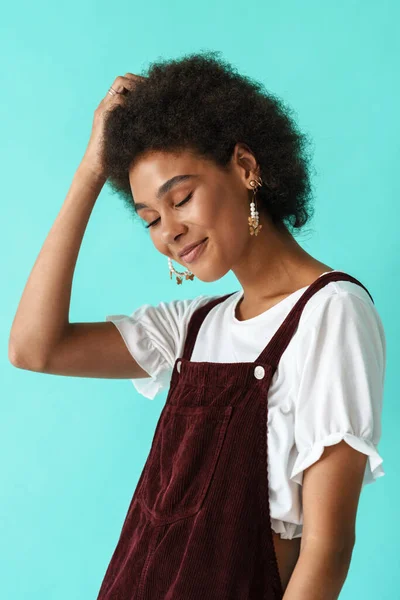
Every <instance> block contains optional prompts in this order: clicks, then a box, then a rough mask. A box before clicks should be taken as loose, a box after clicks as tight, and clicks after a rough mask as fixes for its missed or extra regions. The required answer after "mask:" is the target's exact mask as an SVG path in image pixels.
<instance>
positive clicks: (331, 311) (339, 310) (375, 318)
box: [299, 281, 384, 337]
mask: <svg viewBox="0 0 400 600" xmlns="http://www.w3.org/2000/svg"><path fill="white" fill-rule="evenodd" d="M371 295H372V294H371ZM345 321H352V322H355V323H358V324H360V325H361V324H362V323H364V325H367V324H369V325H374V327H375V328H377V329H378V330H379V334H380V335H381V336H382V337H384V329H383V324H382V320H381V317H380V314H379V312H378V310H377V308H376V306H375V304H374V302H373V301H372V300H371V297H370V296H369V294H368V293H367V291H366V290H365V289H364V288H363V287H361V286H360V285H358V284H356V283H353V282H351V281H331V282H329V283H328V284H327V285H325V286H324V287H323V288H321V289H320V290H318V292H316V293H315V294H314V295H313V296H312V297H311V298H310V299H309V301H308V302H307V304H306V305H305V307H304V310H303V312H302V315H301V318H300V323H299V326H301V328H302V329H304V330H305V331H306V330H309V329H312V328H313V327H315V326H321V324H322V323H323V322H325V323H328V322H329V323H333V324H336V325H337V324H338V323H339V322H342V323H343V322H345Z"/></svg>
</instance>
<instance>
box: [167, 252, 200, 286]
mask: <svg viewBox="0 0 400 600" xmlns="http://www.w3.org/2000/svg"><path fill="white" fill-rule="evenodd" d="M168 266H169V273H170V279H172V273H175V275H176V283H177V284H178V285H180V284H181V283H182V280H183V277H184V278H185V279H186V281H187V280H190V281H193V277H194V273H192V272H191V271H189V270H187V271H182V272H180V271H177V270H176V269H175V268H174V267H173V265H172V260H171V259H170V258H169V257H168Z"/></svg>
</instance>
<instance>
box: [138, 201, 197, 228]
mask: <svg viewBox="0 0 400 600" xmlns="http://www.w3.org/2000/svg"><path fill="white" fill-rule="evenodd" d="M192 196H193V192H190V194H189V195H188V196H186V198H185V199H184V200H182V202H179V204H175V208H179V207H180V206H183V205H184V204H186V202H189V200H190V199H191V197H192ZM159 220H160V217H158V219H156V220H155V221H152V222H151V223H149V224H148V225H146V226H145V228H146V229H149V227H153V225H155V224H156V223H158V221H159Z"/></svg>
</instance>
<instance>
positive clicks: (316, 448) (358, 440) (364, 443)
mask: <svg viewBox="0 0 400 600" xmlns="http://www.w3.org/2000/svg"><path fill="white" fill-rule="evenodd" d="M342 440H344V441H345V442H347V444H349V446H351V447H352V448H354V449H355V450H358V451H359V452H362V453H363V454H366V455H367V456H368V461H367V464H366V467H365V472H364V478H363V482H362V485H363V486H364V485H367V484H369V483H373V482H374V481H375V480H376V479H377V478H378V477H382V476H383V475H385V472H384V470H383V468H382V466H381V465H382V463H383V458H382V457H381V456H380V454H379V453H378V450H377V447H376V445H375V444H373V443H372V442H371V440H368V439H366V438H362V437H359V436H356V435H353V434H351V433H332V434H330V435H328V436H327V437H325V438H324V439H322V440H320V441H318V442H316V443H315V444H314V445H313V446H311V447H310V448H306V449H304V450H302V451H301V452H299V454H298V456H297V459H296V462H295V464H294V467H293V470H292V474H291V476H290V479H291V480H292V481H295V482H296V483H298V484H299V485H303V472H304V470H305V469H307V468H308V467H310V466H311V465H312V464H313V463H315V462H317V460H319V459H320V458H321V456H322V454H323V452H324V448H325V447H327V446H333V445H334V444H337V443H338V442H341V441H342Z"/></svg>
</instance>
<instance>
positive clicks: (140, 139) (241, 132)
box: [103, 51, 313, 233]
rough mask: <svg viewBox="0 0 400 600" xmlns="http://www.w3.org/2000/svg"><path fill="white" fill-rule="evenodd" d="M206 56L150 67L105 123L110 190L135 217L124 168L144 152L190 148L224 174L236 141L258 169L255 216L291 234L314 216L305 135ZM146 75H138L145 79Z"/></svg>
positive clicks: (242, 79)
mask: <svg viewBox="0 0 400 600" xmlns="http://www.w3.org/2000/svg"><path fill="white" fill-rule="evenodd" d="M217 54H219V52H211V51H205V52H201V53H196V54H190V55H185V56H184V57H183V58H181V59H178V60H168V61H167V60H159V61H158V62H154V63H152V64H150V66H149V68H148V70H147V73H146V74H145V75H144V77H145V78H144V79H139V80H138V82H137V84H136V86H135V89H134V92H133V93H127V95H126V100H125V102H124V104H123V105H117V106H115V107H113V108H112V109H111V110H110V111H109V112H108V114H107V115H106V117H105V122H104V140H103V141H104V145H103V162H104V167H105V168H106V171H107V176H108V180H107V183H108V184H109V186H110V188H111V190H112V191H113V192H116V193H117V194H118V195H120V196H121V197H122V199H123V200H124V201H125V202H126V203H127V205H128V206H129V208H130V209H132V211H133V215H134V216H135V215H137V213H136V210H135V202H134V199H133V196H132V191H131V187H130V183H129V174H128V171H129V168H130V167H131V166H132V164H133V162H134V161H135V160H136V159H137V158H138V157H139V156H140V155H141V154H144V153H147V152H149V151H165V152H168V151H171V152H175V151H182V150H183V151H184V150H190V151H192V152H194V153H195V155H198V156H199V157H200V158H205V159H207V160H212V161H214V163H215V164H217V165H218V166H219V167H220V168H223V169H226V168H228V163H229V162H230V159H231V157H232V152H233V149H234V147H235V144H236V143H237V142H243V143H245V144H246V145H247V146H248V148H249V149H250V150H251V152H252V153H253V154H254V156H255V159H256V161H257V163H258V165H259V169H260V170H259V175H260V176H261V177H262V180H263V185H262V187H260V188H259V189H258V192H257V200H258V206H259V210H260V212H261V211H264V210H265V211H267V213H268V215H269V216H270V218H271V220H272V222H273V223H274V224H275V225H276V226H277V227H278V228H282V227H283V228H285V229H286V230H288V231H290V232H291V233H293V232H294V230H295V229H300V228H301V227H303V226H304V225H305V224H306V222H307V221H308V220H309V219H310V217H311V216H312V211H313V209H312V207H311V206H310V200H311V199H312V188H311V184H310V175H309V164H310V156H309V154H308V153H307V145H308V143H309V139H308V137H307V136H306V135H305V134H303V133H301V132H300V131H299V130H298V128H297V126H296V124H295V121H294V120H293V119H292V118H291V116H290V113H291V111H290V109H289V108H288V107H287V106H284V104H283V102H282V100H280V99H279V98H278V97H277V96H275V95H273V94H271V93H270V92H267V91H266V90H265V89H264V87H263V85H262V84H261V83H259V82H257V81H254V80H252V79H250V78H249V77H247V76H244V75H241V74H239V73H238V72H237V71H236V70H235V69H234V68H233V67H232V66H231V65H229V64H228V63H226V62H224V61H223V60H222V59H220V58H219V59H218V58H217ZM142 77H143V75H142Z"/></svg>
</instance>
